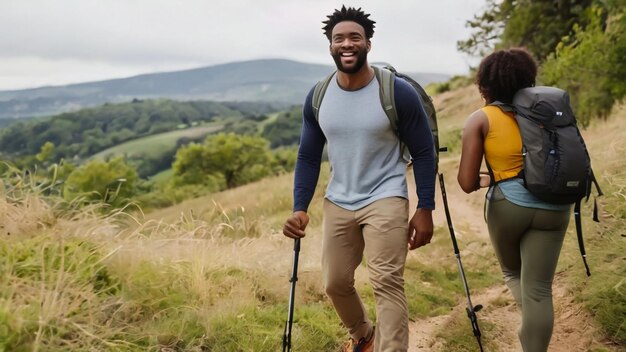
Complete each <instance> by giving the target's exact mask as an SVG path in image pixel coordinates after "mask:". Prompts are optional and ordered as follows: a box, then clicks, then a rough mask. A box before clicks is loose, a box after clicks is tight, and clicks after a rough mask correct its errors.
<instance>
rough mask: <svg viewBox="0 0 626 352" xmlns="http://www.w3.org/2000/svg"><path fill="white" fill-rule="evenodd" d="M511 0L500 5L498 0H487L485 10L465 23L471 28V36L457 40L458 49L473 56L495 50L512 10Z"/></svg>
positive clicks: (479, 55)
mask: <svg viewBox="0 0 626 352" xmlns="http://www.w3.org/2000/svg"><path fill="white" fill-rule="evenodd" d="M509 3H510V1H506V0H505V1H503V2H501V3H500V4H499V5H498V4H497V3H496V0H487V3H486V5H485V8H486V9H487V10H486V11H485V12H483V13H481V14H477V15H474V18H473V19H471V20H468V21H467V22H466V23H465V27H468V28H470V29H471V34H470V37H469V38H468V39H466V40H459V41H457V44H456V45H457V49H458V50H459V51H461V52H464V53H467V54H469V55H471V56H477V57H483V56H485V55H486V54H488V53H489V52H491V51H492V50H493V48H494V47H495V45H496V43H497V42H498V39H499V38H500V36H501V35H502V32H503V30H504V27H505V19H506V18H507V16H508V12H509V11H510V4H509Z"/></svg>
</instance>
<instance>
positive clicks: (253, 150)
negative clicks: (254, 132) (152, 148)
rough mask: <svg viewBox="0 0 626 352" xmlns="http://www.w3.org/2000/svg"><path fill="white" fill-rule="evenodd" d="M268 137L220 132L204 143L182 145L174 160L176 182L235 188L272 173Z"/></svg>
mask: <svg viewBox="0 0 626 352" xmlns="http://www.w3.org/2000/svg"><path fill="white" fill-rule="evenodd" d="M267 144H268V143H267V141H266V140H265V139H263V138H261V137H256V136H239V135H235V134H232V133H230V134H224V133H220V134H217V135H215V136H209V137H208V138H207V139H206V141H205V142H204V143H203V144H195V143H192V144H190V145H188V146H186V147H183V148H180V149H179V150H178V152H177V154H176V161H175V162H174V164H173V169H174V178H175V180H176V181H175V182H176V183H177V184H202V185H211V184H215V183H216V180H221V179H223V180H224V182H225V185H226V187H228V188H232V187H236V186H239V185H242V184H245V183H248V182H252V181H256V180H259V179H261V178H263V177H265V176H268V175H270V174H271V173H272V170H271V164H272V162H273V155H272V154H271V153H270V150H269V147H268V145H267Z"/></svg>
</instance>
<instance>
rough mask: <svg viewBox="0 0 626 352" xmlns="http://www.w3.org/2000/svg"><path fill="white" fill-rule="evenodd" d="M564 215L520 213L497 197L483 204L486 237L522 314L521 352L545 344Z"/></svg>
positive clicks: (539, 350)
mask: <svg viewBox="0 0 626 352" xmlns="http://www.w3.org/2000/svg"><path fill="white" fill-rule="evenodd" d="M496 189H497V187H496ZM494 193H500V192H494ZM570 212H571V210H567V211H550V210H543V209H536V208H526V207H521V206H518V205H515V204H513V203H511V202H509V201H508V200H506V199H504V197H498V196H493V197H492V199H491V200H488V201H487V203H486V204H485V220H486V221H487V227H488V228H489V237H490V238H491V242H492V244H493V247H494V249H495V252H496V256H497V257H498V261H499V262H500V267H501V269H502V273H503V274H504V279H505V281H506V284H507V286H508V287H509V289H510V290H511V292H512V293H513V297H515V300H516V302H517V304H518V306H519V307H520V308H521V311H522V326H521V328H520V329H519V330H518V334H519V338H520V342H521V344H522V348H523V349H524V352H545V351H547V350H548V345H549V344H550V338H551V337H552V327H553V325H554V308H553V306H552V280H553V278H554V273H555V271H556V265H557V261H558V260H559V254H560V252H561V246H562V245H563V238H564V237H565V232H566V230H567V225H568V223H569V219H570Z"/></svg>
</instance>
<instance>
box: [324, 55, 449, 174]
mask: <svg viewBox="0 0 626 352" xmlns="http://www.w3.org/2000/svg"><path fill="white" fill-rule="evenodd" d="M372 68H373V69H374V73H375V75H376V80H377V81H378V85H379V87H380V103H381V104H382V107H383V110H385V113H386V114H387V118H389V124H390V125H391V129H392V130H393V131H394V133H395V134H396V136H398V138H399V137H400V131H399V130H398V112H397V110H396V102H395V99H394V80H395V77H399V78H401V79H403V80H405V81H407V82H408V83H409V84H410V85H411V86H412V87H413V89H415V91H416V92H417V94H418V95H419V97H420V99H421V101H422V106H423V107H424V111H425V112H426V116H427V118H428V126H429V127H430V131H431V132H432V135H433V140H434V142H435V165H437V164H438V161H439V151H440V148H439V132H438V128H437V114H436V112H435V106H434V105H433V101H432V99H431V98H430V96H429V95H428V93H426V91H425V90H424V88H422V86H421V85H420V84H419V83H417V82H416V81H415V80H413V79H412V78H411V77H409V76H407V75H404V74H402V73H399V72H397V71H396V69H395V68H393V66H391V65H386V66H384V67H378V66H372ZM334 76H335V72H333V73H331V74H330V75H328V76H327V77H326V78H325V79H323V80H321V81H320V82H318V83H317V84H316V85H315V89H314V90H313V99H312V105H313V112H314V114H315V119H316V120H319V109H320V106H321V105H322V99H323V98H324V94H325V93H326V89H327V88H328V84H329V83H330V82H331V79H332V78H333V77H334ZM400 148H401V155H402V156H403V157H404V158H405V159H406V161H410V155H409V154H408V151H407V150H406V146H404V144H403V143H400ZM444 150H445V148H442V151H444Z"/></svg>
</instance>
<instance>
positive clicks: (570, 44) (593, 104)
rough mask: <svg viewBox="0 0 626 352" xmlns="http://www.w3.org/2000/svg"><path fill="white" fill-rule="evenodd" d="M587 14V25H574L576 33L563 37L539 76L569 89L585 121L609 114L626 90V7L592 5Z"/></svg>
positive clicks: (578, 114)
mask: <svg viewBox="0 0 626 352" xmlns="http://www.w3.org/2000/svg"><path fill="white" fill-rule="evenodd" d="M615 3H617V1H616V2H615ZM609 5H610V2H609ZM586 16H587V18H588V19H587V22H588V25H587V26H586V27H582V26H579V25H576V26H574V32H573V35H571V36H568V37H565V38H563V40H562V41H561V42H560V43H559V45H558V46H557V49H556V51H555V52H554V53H553V54H551V55H550V56H549V57H548V60H547V61H546V63H545V64H544V65H543V67H542V72H541V76H540V78H541V80H542V83H543V84H548V85H555V86H558V87H561V88H563V89H565V90H567V91H568V92H569V94H570V96H571V101H572V105H573V107H574V112H575V113H576V116H577V119H578V121H579V122H581V123H582V124H583V125H587V124H588V123H589V122H590V120H591V119H592V118H593V117H595V116H599V117H606V116H608V114H609V113H610V112H611V109H612V107H613V104H614V103H615V102H616V101H620V100H621V99H623V97H624V95H625V94H626V63H625V62H624V58H625V57H626V36H625V35H624V33H626V10H625V8H624V7H623V6H613V7H611V6H608V7H607V8H603V7H600V6H593V7H591V8H589V9H588V11H587V14H586Z"/></svg>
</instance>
